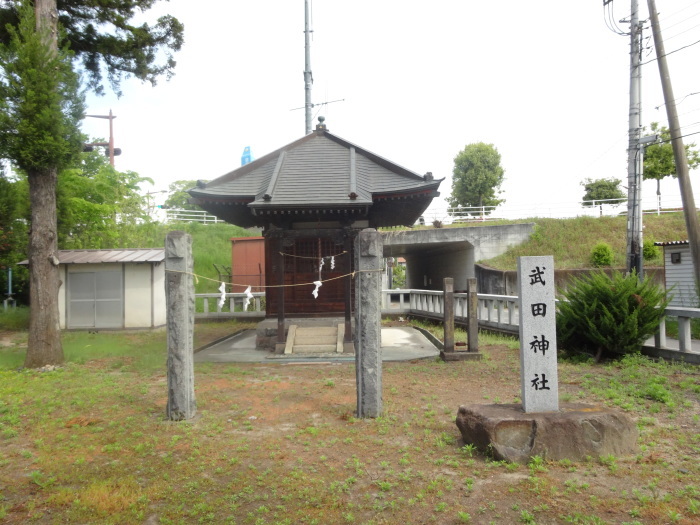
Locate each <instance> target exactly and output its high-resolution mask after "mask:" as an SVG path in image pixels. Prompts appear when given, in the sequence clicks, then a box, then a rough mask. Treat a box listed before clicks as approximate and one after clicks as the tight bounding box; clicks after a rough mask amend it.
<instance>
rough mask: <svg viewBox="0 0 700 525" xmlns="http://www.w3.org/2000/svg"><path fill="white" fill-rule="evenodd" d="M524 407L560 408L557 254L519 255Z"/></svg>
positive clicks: (527, 409) (521, 363)
mask: <svg viewBox="0 0 700 525" xmlns="http://www.w3.org/2000/svg"><path fill="white" fill-rule="evenodd" d="M518 297H519V301H520V305H519V306H520V381H521V390H522V400H523V409H524V410H525V412H526V413H528V412H557V411H558V410H559V379H558V373H557V334H556V323H555V316H556V312H555V303H554V257H552V256H551V255H547V256H540V257H518Z"/></svg>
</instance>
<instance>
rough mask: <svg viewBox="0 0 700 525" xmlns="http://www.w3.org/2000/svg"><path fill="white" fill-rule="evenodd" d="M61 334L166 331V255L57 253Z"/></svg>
mask: <svg viewBox="0 0 700 525" xmlns="http://www.w3.org/2000/svg"><path fill="white" fill-rule="evenodd" d="M58 259H59V263H60V264H59V271H60V274H61V277H60V279H61V282H62V285H61V287H60V288H59V292H58V301H59V302H58V304H59V320H60V326H61V328H62V329H65V328H68V329H90V328H95V329H97V328H104V329H132V328H155V327H159V326H164V325H165V322H166V320H165V310H166V308H165V306H166V305H165V264H164V260H165V250H164V249H163V248H153V249H128V250H61V251H60V252H59V255H58Z"/></svg>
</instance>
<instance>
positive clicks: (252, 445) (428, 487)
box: [0, 325, 700, 525]
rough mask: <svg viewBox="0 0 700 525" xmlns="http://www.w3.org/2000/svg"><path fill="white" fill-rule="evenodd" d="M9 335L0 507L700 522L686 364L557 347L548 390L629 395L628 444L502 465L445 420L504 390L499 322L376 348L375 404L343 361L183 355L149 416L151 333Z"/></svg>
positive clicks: (276, 518)
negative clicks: (447, 337)
mask: <svg viewBox="0 0 700 525" xmlns="http://www.w3.org/2000/svg"><path fill="white" fill-rule="evenodd" d="M229 328H230V327H229ZM217 330H221V326H220V325H218V327H217V325H211V326H210V327H207V326H206V325H204V326H203V325H197V328H196V331H197V332H198V337H199V340H200V341H203V340H206V339H207V338H211V339H213V338H216V337H218V333H217ZM209 331H211V334H209ZM23 340H24V338H23V336H22V335H21V334H5V335H4V337H3V341H4V343H3V344H4V345H5V346H2V347H0V523H11V524H15V523H23V524H24V523H47V524H53V523H114V524H125V523H127V524H128V523H138V524H141V523H148V524H156V523H163V524H170V523H239V524H298V523H306V524H312V523H316V524H324V525H325V524H346V523H362V524H381V523H384V524H395V523H404V524H423V523H439V524H456V523H507V524H512V523H526V524H529V523H540V524H548V523H552V524H553V523H557V524H559V523H589V524H602V523H630V524H632V523H642V524H656V523H664V524H665V523H680V524H691V523H698V522H700V416H699V414H700V410H699V409H700V369H698V368H692V367H687V366H680V365H673V364H669V363H655V362H652V361H649V360H648V359H646V358H643V357H639V356H632V357H627V358H625V359H623V360H620V361H614V362H608V363H604V364H593V363H592V362H591V361H589V360H585V359H579V360H562V361H560V365H559V366H560V369H559V374H560V383H561V384H560V394H561V397H562V401H563V402H566V401H576V402H586V403H594V404H604V405H610V406H613V407H615V408H617V409H619V410H621V411H624V412H627V413H628V414H629V415H630V416H631V417H632V418H634V419H635V420H636V422H637V425H638V427H639V430H640V438H639V443H638V446H639V449H638V452H637V453H636V454H634V455H632V456H628V457H615V456H606V457H602V458H588V459H587V460H585V461H581V462H571V461H559V462H549V461H546V460H545V459H543V458H539V457H537V458H534V459H533V460H532V461H531V462H530V464H529V465H517V464H511V463H505V462H500V461H495V460H494V459H493V458H492V457H490V455H489V454H488V452H486V453H484V452H482V451H477V450H475V449H474V447H472V446H471V445H465V444H464V443H463V442H462V441H461V436H460V434H459V431H458V430H457V427H456V426H455V423H454V419H455V415H456V412H457V408H458V407H459V405H461V404H482V403H483V404H489V403H512V402H518V401H519V390H520V389H519V372H518V369H519V358H518V348H517V342H514V341H512V340H507V339H499V338H494V337H487V336H483V337H482V338H481V347H480V351H481V352H482V353H483V354H484V359H483V360H482V361H481V362H464V363H450V364H444V363H441V362H438V361H415V362H399V363H387V364H385V365H384V367H383V400H384V415H383V416H382V417H380V418H377V419H370V420H359V419H356V418H355V417H354V411H355V408H356V391H355V370H354V367H353V365H352V364H348V363H344V364H316V365H282V364H278V363H274V364H197V365H196V367H195V374H196V375H195V390H196V399H197V406H198V415H197V417H196V418H195V419H194V420H192V421H188V422H169V421H166V420H165V418H164V415H165V404H166V400H167V385H166V376H165V366H164V365H165V358H166V350H165V334H164V333H162V332H161V333H137V334H114V333H112V334H110V333H97V334H66V336H65V338H64V345H65V348H66V355H67V356H68V358H69V359H68V363H67V364H66V365H65V366H63V367H61V368H59V369H57V370H53V371H48V372H38V371H31V370H21V369H19V370H18V369H17V366H18V365H17V366H16V361H17V358H18V356H19V357H21V354H22V353H23V347H22V345H23ZM19 362H20V364H21V359H20V360H19ZM562 439H566V436H562Z"/></svg>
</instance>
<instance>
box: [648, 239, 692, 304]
mask: <svg viewBox="0 0 700 525" xmlns="http://www.w3.org/2000/svg"><path fill="white" fill-rule="evenodd" d="M654 245H656V246H663V249H664V275H665V277H664V282H665V285H666V290H668V291H669V293H670V294H671V295H673V298H672V299H671V302H670V303H669V305H670V306H684V307H689V308H697V307H698V306H699V305H700V302H699V301H698V294H697V291H696V290H695V276H694V272H693V258H692V256H691V254H690V243H689V242H688V241H672V242H655V243H654Z"/></svg>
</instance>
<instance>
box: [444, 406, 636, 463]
mask: <svg viewBox="0 0 700 525" xmlns="http://www.w3.org/2000/svg"><path fill="white" fill-rule="evenodd" d="M455 422H456V424H457V427H458V428H459V430H460V432H461V433H462V439H463V440H464V442H465V443H471V444H474V445H476V447H477V448H478V449H480V450H481V451H486V450H487V449H489V448H490V449H491V451H492V453H493V455H494V457H495V458H496V459H497V460H505V461H510V462H513V463H523V464H525V463H527V462H528V461H529V460H530V458H532V457H534V456H541V457H542V458H543V459H547V460H551V461H558V460H561V459H568V460H571V461H583V460H585V459H586V457H588V456H590V457H592V458H599V457H600V456H604V455H609V454H613V455H615V456H625V455H630V454H633V453H635V452H636V451H637V438H638V437H639V432H638V430H637V425H636V424H635V422H634V421H633V420H632V418H630V417H629V416H628V415H627V414H625V413H623V412H619V411H615V410H611V409H608V408H605V407H600V406H594V405H585V404H581V403H564V404H562V405H561V406H560V410H559V411H558V412H534V413H527V414H526V413H525V412H524V411H523V408H522V405H515V404H506V405H468V406H464V405H463V406H460V407H459V410H458V412H457V419H456V421H455Z"/></svg>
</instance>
